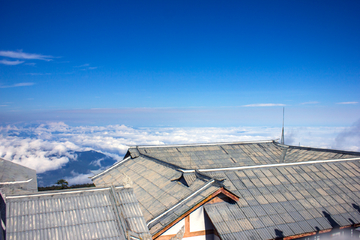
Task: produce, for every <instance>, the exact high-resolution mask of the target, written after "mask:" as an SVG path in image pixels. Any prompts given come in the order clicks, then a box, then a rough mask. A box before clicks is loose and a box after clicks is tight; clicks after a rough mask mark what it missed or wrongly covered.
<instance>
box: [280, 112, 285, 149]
mask: <svg viewBox="0 0 360 240" xmlns="http://www.w3.org/2000/svg"><path fill="white" fill-rule="evenodd" d="M284 116H285V107H283V124H282V131H281V140H280V143H281V144H284V142H285V139H284Z"/></svg>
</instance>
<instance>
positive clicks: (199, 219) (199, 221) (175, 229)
mask: <svg viewBox="0 0 360 240" xmlns="http://www.w3.org/2000/svg"><path fill="white" fill-rule="evenodd" d="M179 231H184V235H183V238H182V239H184V240H220V238H219V237H218V236H217V233H216V231H215V228H214V226H213V225H212V223H211V221H210V219H209V218H208V216H207V215H206V214H205V212H204V208H203V207H202V206H201V207H199V208H198V209H196V210H195V211H193V212H192V213H190V214H189V215H188V216H186V217H185V218H183V219H182V220H180V221H179V222H178V223H176V224H175V225H174V226H172V227H171V228H170V229H168V230H167V231H165V232H164V233H163V234H161V235H160V236H159V237H157V238H156V239H157V240H170V239H171V238H173V237H175V236H176V234H177V233H179ZM180 239H181V238H180Z"/></svg>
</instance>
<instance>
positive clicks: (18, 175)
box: [0, 158, 37, 195]
mask: <svg viewBox="0 0 360 240" xmlns="http://www.w3.org/2000/svg"><path fill="white" fill-rule="evenodd" d="M0 189H1V191H2V192H3V193H5V194H6V195H14V194H24V193H31V192H37V178H36V171H35V170H33V169H30V168H27V167H24V166H21V165H19V164H16V163H14V162H11V161H7V160H4V159H2V158H0Z"/></svg>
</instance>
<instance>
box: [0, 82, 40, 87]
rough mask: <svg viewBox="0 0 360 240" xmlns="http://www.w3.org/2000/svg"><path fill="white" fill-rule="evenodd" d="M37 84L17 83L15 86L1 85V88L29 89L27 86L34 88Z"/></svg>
mask: <svg viewBox="0 0 360 240" xmlns="http://www.w3.org/2000/svg"><path fill="white" fill-rule="evenodd" d="M34 84H35V83H32V82H24V83H16V84H13V85H2V86H1V85H0V88H13V87H27V86H32V85H34Z"/></svg>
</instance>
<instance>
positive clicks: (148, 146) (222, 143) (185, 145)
mask: <svg viewBox="0 0 360 240" xmlns="http://www.w3.org/2000/svg"><path fill="white" fill-rule="evenodd" d="M266 142H275V140H274V139H271V140H257V141H243V142H242V141H240V142H214V143H193V144H164V145H133V146H131V145H130V146H129V148H139V147H141V148H154V147H160V148H165V147H192V146H214V145H231V144H249V143H266Z"/></svg>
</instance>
